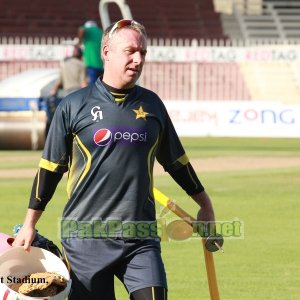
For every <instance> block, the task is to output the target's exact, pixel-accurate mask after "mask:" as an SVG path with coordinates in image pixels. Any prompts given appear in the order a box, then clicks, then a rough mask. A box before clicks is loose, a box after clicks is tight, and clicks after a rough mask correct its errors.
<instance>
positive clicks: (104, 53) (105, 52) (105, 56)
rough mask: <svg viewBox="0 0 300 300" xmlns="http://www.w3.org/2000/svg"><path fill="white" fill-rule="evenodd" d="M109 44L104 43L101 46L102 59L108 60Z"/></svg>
mask: <svg viewBox="0 0 300 300" xmlns="http://www.w3.org/2000/svg"><path fill="white" fill-rule="evenodd" d="M108 53H109V46H108V45H104V46H103V47H102V57H103V60H104V61H108V60H109V55H108Z"/></svg>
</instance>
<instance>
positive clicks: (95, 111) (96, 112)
mask: <svg viewBox="0 0 300 300" xmlns="http://www.w3.org/2000/svg"><path fill="white" fill-rule="evenodd" d="M91 114H92V116H93V119H92V120H93V121H96V122H99V120H102V119H103V113H102V110H100V106H94V107H93V108H92V109H91Z"/></svg>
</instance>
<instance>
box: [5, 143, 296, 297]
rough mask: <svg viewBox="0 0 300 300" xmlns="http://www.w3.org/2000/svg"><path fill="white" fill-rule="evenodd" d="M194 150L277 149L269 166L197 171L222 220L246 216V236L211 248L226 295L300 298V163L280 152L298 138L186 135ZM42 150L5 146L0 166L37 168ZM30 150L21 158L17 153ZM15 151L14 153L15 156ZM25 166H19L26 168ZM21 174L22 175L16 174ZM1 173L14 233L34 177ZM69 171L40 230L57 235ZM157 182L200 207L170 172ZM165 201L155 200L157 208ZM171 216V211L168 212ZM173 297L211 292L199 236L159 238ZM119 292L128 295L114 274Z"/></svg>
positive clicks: (185, 203)
mask: <svg viewBox="0 0 300 300" xmlns="http://www.w3.org/2000/svg"><path fill="white" fill-rule="evenodd" d="M182 141H183V143H184V145H185V147H186V150H187V153H188V155H189V157H191V158H193V159H196V158H201V159H204V160H205V159H208V158H212V157H223V158H224V159H226V158H227V157H231V156H238V157H241V158H242V157H249V156H251V157H253V159H255V157H265V158H269V157H273V158H274V166H272V167H268V168H265V167H264V168H263V167H262V168H256V169H251V168H250V169H243V168H240V169H239V170H219V171H205V172H201V173H200V172H198V174H199V176H200V178H201V180H202V182H203V183H204V185H205V187H206V190H207V191H208V193H209V195H210V196H211V198H212V200H213V203H214V207H215V213H216V218H217V220H220V221H231V220H233V219H235V218H237V219H239V220H241V221H243V222H244V238H243V239H227V240H225V244H224V250H225V253H224V254H222V253H220V252H217V253H215V254H214V258H215V265H216V271H217V277H218V284H219V290H220V298H221V299H222V300H225V299H226V300H235V299H236V300H253V299H256V300H266V299H272V300H273V299H274V300H293V299H295V300H296V299H299V298H300V296H299V286H300V255H299V246H300V235H299V234H298V230H297V228H298V227H297V225H298V222H299V212H300V209H299V203H298V202H299V200H300V198H299V190H300V166H299V164H297V165H295V166H293V167H284V168H283V167H277V166H276V158H280V157H287V158H290V159H299V157H300V143H299V140H297V139H226V138H222V139H221V138H220V139H217V138H203V139H200V138H199V139H187V138H185V139H182ZM39 155H40V152H30V151H28V152H27V151H22V152H19V151H3V152H0V159H1V165H0V171H1V172H4V174H5V171H6V170H9V169H10V170H11V169H14V170H24V173H25V170H26V169H30V168H36V165H37V163H38V157H39ZM20 156H22V157H25V159H22V160H21V161H18V157H20ZM13 157H15V159H13ZM21 173H22V172H21ZM19 177H20V178H19ZM19 177H16V176H15V177H10V178H6V177H5V176H2V177H1V181H0V198H1V207H0V211H1V213H0V217H1V218H0V231H1V232H5V233H8V234H11V231H12V227H13V225H14V224H16V223H21V222H22V221H23V217H24V213H25V209H26V207H27V202H28V195H29V193H30V189H31V184H32V178H28V176H27V177H23V176H21V175H20V176H19ZM65 184H66V179H65V178H64V179H63V181H62V182H61V184H60V185H59V187H58V189H57V192H56V194H55V197H54V198H53V200H52V201H51V202H50V204H49V206H48V208H47V210H46V213H45V214H44V215H43V217H42V219H41V220H40V222H39V224H38V229H39V231H40V233H41V234H44V235H47V236H48V237H49V238H51V239H53V240H55V241H56V242H58V234H57V223H58V220H59V217H60V214H61V211H62V208H63V206H64V203H65V201H66V200H65V199H66V195H65ZM155 186H156V187H158V188H159V189H160V190H162V191H163V192H164V193H166V194H167V195H169V196H170V197H171V198H173V199H174V200H175V201H176V202H177V203H178V204H180V205H181V206H182V207H184V208H185V209H186V210H187V211H188V212H190V213H191V214H193V215H195V214H196V212H197V206H196V205H195V204H194V203H193V201H192V200H191V199H189V198H188V197H187V196H186V195H185V193H184V192H183V191H182V190H180V188H179V187H177V186H176V184H175V183H174V182H173V181H172V179H171V178H170V177H169V176H168V175H161V176H156V177H155ZM160 210H161V208H160V207H159V206H158V212H159V211H160ZM167 217H168V218H171V215H169V214H168V215H167ZM162 255H163V258H164V262H165V267H166V271H167V276H168V284H169V299H170V300H179V299H180V300H182V299H209V292H208V285H207V279H206V273H205V265H204V258H203V251H202V246H201V243H200V240H198V239H192V240H186V241H181V242H176V241H170V242H162ZM116 292H117V299H118V300H119V299H122V300H123V299H128V297H127V296H126V293H125V291H124V288H123V287H122V286H121V284H120V283H119V282H118V281H116Z"/></svg>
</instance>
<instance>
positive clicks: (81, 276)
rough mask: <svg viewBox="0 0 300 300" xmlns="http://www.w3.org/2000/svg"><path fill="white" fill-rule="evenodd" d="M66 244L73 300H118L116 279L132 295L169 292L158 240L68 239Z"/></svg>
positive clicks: (64, 241)
mask: <svg viewBox="0 0 300 300" xmlns="http://www.w3.org/2000/svg"><path fill="white" fill-rule="evenodd" d="M62 243H63V246H64V250H65V252H66V256H67V259H68V262H69V264H70V268H71V278H72V288H71V293H70V296H69V299H70V300H79V299H82V300H93V299H101V300H115V293H114V276H117V277H118V278H119V279H120V280H121V282H122V283H123V284H124V286H125V288H126V289H127V291H128V293H129V294H131V293H133V292H134V291H136V290H139V289H142V288H146V287H153V286H159V287H164V288H166V289H167V280H166V273H165V269H164V265H163V262H162V258H161V250H160V242H159V241H158V240H154V239H145V240H127V241H126V240H122V239H67V240H63V242H62ZM100 296H101V298H99V297H100Z"/></svg>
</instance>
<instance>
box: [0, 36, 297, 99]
mask: <svg viewBox="0 0 300 300" xmlns="http://www.w3.org/2000/svg"><path fill="white" fill-rule="evenodd" d="M72 43H73V41H71V40H68V41H66V40H60V39H53V38H44V39H42V38H35V39H30V38H15V39H12V38H11V39H9V38H0V80H1V79H4V78H7V77H9V76H12V75H14V74H16V73H19V72H22V71H24V70H27V69H30V68H45V67H46V68H53V67H54V68H56V67H58V66H59V63H60V61H61V60H62V59H63V58H64V57H65V56H66V55H68V54H70V48H71V45H72ZM299 62H300V44H299V41H288V42H287V41H280V40H255V41H254V40H252V41H249V40H248V41H214V40H213V41H204V40H200V41H197V40H192V41H190V40H151V41H149V42H148V54H147V62H146V64H145V67H144V72H143V74H142V76H141V78H140V81H139V83H140V84H141V85H143V86H145V87H146V88H149V89H151V90H153V91H154V92H157V93H158V94H159V95H160V97H161V98H162V99H164V100H245V101H247V100H282V101H283V102H286V100H285V94H286V86H287V84H289V85H292V87H291V88H290V91H292V93H293V95H289V99H288V101H290V102H295V101H299V99H300V80H299V78H300V73H299V71H298V70H297V68H295V65H297V64H299ZM274 74H278V76H277V77H276V78H275V77H274V76H272V75H274ZM269 87H271V88H269ZM272 87H273V88H272ZM276 89H278V92H277V90H276ZM271 90H273V91H275V93H274V94H273V95H272V94H270V91H271ZM281 93H282V94H281ZM274 97H275V98H276V99H274ZM282 97H283V98H282Z"/></svg>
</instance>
